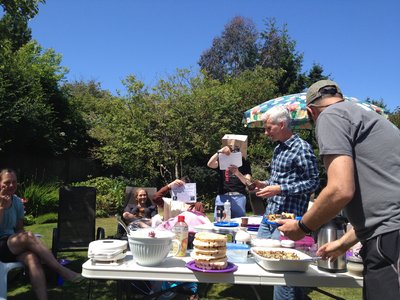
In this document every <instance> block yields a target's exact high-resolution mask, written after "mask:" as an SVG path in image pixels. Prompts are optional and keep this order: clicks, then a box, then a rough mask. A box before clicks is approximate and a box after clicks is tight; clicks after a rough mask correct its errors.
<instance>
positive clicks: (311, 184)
mask: <svg viewBox="0 0 400 300" xmlns="http://www.w3.org/2000/svg"><path fill="white" fill-rule="evenodd" d="M290 121H291V118H290V113H289V111H288V110H287V109H286V108H285V107H283V106H275V107H273V108H271V109H270V110H268V111H267V112H266V114H265V115H264V129H265V134H266V135H267V136H268V137H269V138H270V139H271V140H273V141H275V142H278V145H277V146H276V147H275V149H274V154H273V157H272V163H271V173H270V177H269V179H268V180H267V181H255V183H256V188H257V193H256V195H257V196H258V197H262V198H268V203H267V207H266V211H265V216H264V218H263V220H262V222H261V224H260V227H259V230H258V233H257V237H259V238H273V239H280V231H279V230H277V226H274V225H270V224H268V223H267V219H266V216H267V215H269V214H280V213H282V212H285V213H293V214H295V215H296V216H302V215H303V214H304V213H305V212H306V211H307V208H308V202H309V199H310V196H311V193H313V192H314V191H315V190H316V189H317V188H318V187H319V173H318V166H317V159H316V157H315V155H314V152H313V149H312V147H311V145H310V144H308V143H307V142H306V141H304V140H302V139H301V138H300V137H299V136H298V135H297V134H294V133H293V131H292V129H291V127H290ZM303 293H304V289H302V288H297V287H296V288H294V287H277V286H276V287H274V299H285V300H287V299H301V298H302V297H303V296H304V295H303Z"/></svg>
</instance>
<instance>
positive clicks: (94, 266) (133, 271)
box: [82, 252, 363, 288]
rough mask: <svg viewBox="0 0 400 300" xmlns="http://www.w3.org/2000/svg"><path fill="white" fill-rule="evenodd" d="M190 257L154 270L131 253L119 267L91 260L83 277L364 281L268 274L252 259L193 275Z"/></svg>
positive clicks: (315, 273)
mask: <svg viewBox="0 0 400 300" xmlns="http://www.w3.org/2000/svg"><path fill="white" fill-rule="evenodd" d="M189 261H191V258H190V257H189V256H186V257H182V258H180V257H170V258H167V259H166V260H165V261H164V262H163V263H162V264H161V265H159V266H156V267H143V266H140V265H137V264H136V263H135V261H134V259H133V257H132V255H131V253H130V252H128V253H127V255H126V257H125V258H124V259H123V260H122V261H121V262H119V263H109V264H107V263H103V264H98V263H93V262H92V260H91V259H89V260H87V261H86V262H85V263H84V264H83V265H82V275H83V276H84V277H86V278H88V279H107V280H154V281H166V280H168V281H182V282H200V283H229V284H247V285H252V286H254V285H290V286H304V287H345V288H359V287H362V284H363V278H362V277H359V276H354V275H352V274H350V273H348V272H346V273H328V272H323V271H320V270H318V268H317V266H315V265H313V264H311V265H310V266H309V268H308V270H307V272H269V271H267V270H265V269H263V268H262V267H260V266H259V265H258V264H257V263H256V262H255V261H254V259H253V258H249V259H248V261H247V262H246V263H235V265H237V266H238V269H237V271H235V272H233V273H218V272H194V271H192V270H190V269H188V268H187V267H186V266H185V265H186V263H187V262H189Z"/></svg>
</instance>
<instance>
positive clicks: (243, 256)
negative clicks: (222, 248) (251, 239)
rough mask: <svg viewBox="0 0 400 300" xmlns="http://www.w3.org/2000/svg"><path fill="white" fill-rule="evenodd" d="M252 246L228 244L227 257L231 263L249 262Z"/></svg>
mask: <svg viewBox="0 0 400 300" xmlns="http://www.w3.org/2000/svg"><path fill="white" fill-rule="evenodd" d="M249 249H250V246H249V245H246V244H235V243H226V256H227V257H228V261H230V262H247V255H248V253H249Z"/></svg>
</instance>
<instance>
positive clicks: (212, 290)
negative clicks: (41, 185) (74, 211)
mask: <svg viewBox="0 0 400 300" xmlns="http://www.w3.org/2000/svg"><path fill="white" fill-rule="evenodd" d="M55 226H56V224H42V225H32V226H28V227H26V230H30V231H32V232H35V233H40V234H42V235H43V238H42V240H43V242H44V243H45V244H46V245H47V246H48V247H49V248H50V247H51V236H52V230H53V228H54V227H55ZM99 226H100V227H103V228H104V229H105V232H106V236H113V235H114V234H115V233H116V228H117V222H116V220H115V218H102V219H97V224H96V227H99ZM59 257H60V258H67V259H69V260H71V261H72V262H71V263H70V265H69V267H70V268H71V269H73V270H75V271H77V272H80V271H81V268H82V263H83V262H85V261H86V257H87V253H86V252H76V253H73V252H72V253H61V254H60V255H59ZM46 274H47V277H48V293H49V299H61V300H63V299H65V300H71V299H87V296H88V285H83V286H61V287H59V286H57V275H56V274H54V273H52V272H51V271H50V270H46ZM256 288H257V291H258V293H259V294H260V295H261V297H262V299H267V300H268V299H272V287H270V286H257V287H256ZM92 290H93V293H92V299H96V300H103V299H104V300H108V299H115V298H116V293H115V290H116V283H115V281H112V280H109V281H95V282H93V289H92ZM199 290H200V295H204V294H205V292H207V293H206V295H207V296H206V297H201V299H227V300H234V299H249V300H253V299H255V296H254V293H253V291H252V290H251V288H250V287H249V286H246V285H229V284H210V285H207V284H200V286H199ZM322 290H324V291H327V292H329V293H331V294H333V295H335V296H337V297H340V298H343V299H361V298H362V291H361V289H344V288H343V289H338V288H322ZM8 292H9V294H8V295H9V299H21V300H22V299H34V294H33V293H32V292H31V287H30V284H29V280H28V278H27V276H26V275H23V274H22V272H20V271H11V272H10V273H9V287H8ZM131 297H132V299H140V297H139V296H135V295H131ZM308 297H309V298H310V299H318V300H319V299H321V300H322V299H332V298H330V297H328V296H325V295H323V294H321V293H319V292H317V291H311V290H310V291H309V292H308ZM180 299H182V297H180ZM183 299H184V298H183Z"/></svg>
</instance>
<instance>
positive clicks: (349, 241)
mask: <svg viewBox="0 0 400 300" xmlns="http://www.w3.org/2000/svg"><path fill="white" fill-rule="evenodd" d="M357 242H358V239H357V236H356V233H355V231H354V229H353V228H351V229H350V230H349V231H347V232H346V234H345V235H343V236H342V237H341V238H340V239H338V240H336V241H333V242H330V243H326V244H324V245H322V246H321V247H320V248H319V249H318V251H317V255H319V256H321V257H322V258H323V259H331V260H335V259H336V258H337V257H338V256H340V255H342V254H343V253H345V252H346V251H347V250H348V249H349V248H350V247H352V246H354V245H355V244H356V243H357Z"/></svg>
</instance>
